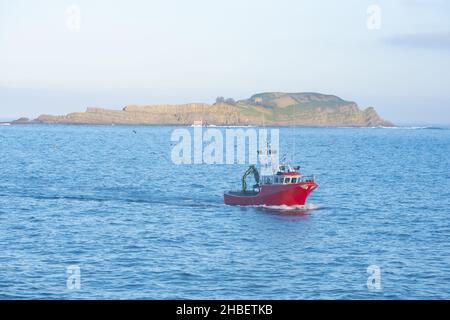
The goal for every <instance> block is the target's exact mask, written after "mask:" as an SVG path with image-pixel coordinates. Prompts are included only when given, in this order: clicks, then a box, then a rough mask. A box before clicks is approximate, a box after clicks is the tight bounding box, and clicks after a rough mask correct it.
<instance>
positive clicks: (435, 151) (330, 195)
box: [0, 125, 450, 299]
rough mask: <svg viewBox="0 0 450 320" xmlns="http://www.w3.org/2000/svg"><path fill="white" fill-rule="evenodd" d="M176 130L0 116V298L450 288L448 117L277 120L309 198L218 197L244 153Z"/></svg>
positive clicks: (371, 295)
mask: <svg viewBox="0 0 450 320" xmlns="http://www.w3.org/2000/svg"><path fill="white" fill-rule="evenodd" d="M177 129H180V127H171V126H119V125H116V126H88V125H10V126H7V125H2V126H0V299H450V130H449V128H448V127H444V126H441V127H396V128H279V137H280V150H282V152H283V153H285V154H286V155H287V158H288V160H290V161H293V162H294V163H296V164H299V165H301V171H302V172H303V173H304V174H314V175H315V177H316V180H317V183H318V188H317V190H315V191H314V192H313V193H312V194H311V196H310V197H309V198H308V202H307V204H306V205H305V206H303V207H284V206H282V207H265V206H255V207H234V206H226V205H224V202H223V193H224V192H225V191H228V190H233V189H239V188H240V184H241V178H242V174H243V172H244V171H245V169H246V167H247V166H248V164H175V163H174V162H173V159H172V156H171V152H172V150H173V147H174V142H173V141H172V139H171V136H172V134H173V132H174V130H177ZM185 129H186V130H190V131H192V130H194V129H193V128H189V127H186V128H185ZM218 129H219V130H226V128H218Z"/></svg>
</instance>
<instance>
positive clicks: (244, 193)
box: [224, 149, 317, 206]
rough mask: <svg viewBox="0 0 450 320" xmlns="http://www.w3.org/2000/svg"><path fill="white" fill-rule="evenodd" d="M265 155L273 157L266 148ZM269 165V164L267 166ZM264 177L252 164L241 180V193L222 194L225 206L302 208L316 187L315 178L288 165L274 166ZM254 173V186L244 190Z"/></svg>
mask: <svg viewBox="0 0 450 320" xmlns="http://www.w3.org/2000/svg"><path fill="white" fill-rule="evenodd" d="M267 154H268V155H272V154H273V153H272V151H271V150H270V149H269V151H268V153H267ZM266 165H268V166H270V165H271V164H270V163H269V164H266ZM273 169H274V170H273ZM273 169H272V170H270V171H271V172H268V171H267V170H266V172H265V174H264V175H260V173H259V171H258V169H257V168H256V166H254V165H251V166H250V167H249V168H248V169H247V171H246V172H245V173H244V176H243V177H242V190H240V191H229V192H225V194H224V202H225V204H227V205H239V206H254V205H266V206H282V205H286V206H297V205H300V206H303V205H305V202H306V198H307V197H308V196H309V195H310V193H311V192H313V191H314V190H315V189H316V188H317V184H316V179H315V177H314V176H303V175H302V174H301V173H300V172H299V169H300V167H298V166H297V167H291V166H290V165H289V164H288V163H284V164H281V165H276V166H275V168H273ZM251 174H253V176H254V178H255V182H256V184H255V185H254V186H253V188H252V190H247V182H246V179H247V177H248V176H249V175H251Z"/></svg>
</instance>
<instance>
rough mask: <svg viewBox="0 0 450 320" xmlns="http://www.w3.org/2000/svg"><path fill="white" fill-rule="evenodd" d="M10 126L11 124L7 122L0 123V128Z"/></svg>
mask: <svg viewBox="0 0 450 320" xmlns="http://www.w3.org/2000/svg"><path fill="white" fill-rule="evenodd" d="M10 125H11V123H9V122H1V123H0V126H10Z"/></svg>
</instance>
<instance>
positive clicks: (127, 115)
mask: <svg viewBox="0 0 450 320" xmlns="http://www.w3.org/2000/svg"><path fill="white" fill-rule="evenodd" d="M28 123H41V124H108V125H111V124H130V125H131V124H133V125H193V124H196V123H197V124H198V123H202V124H203V125H217V126H249V125H267V126H311V127H392V126H393V124H392V123H391V122H389V121H386V120H383V119H382V118H380V117H379V115H378V114H377V112H376V111H375V109H374V108H372V107H369V108H366V109H360V108H359V107H358V105H357V104H356V103H355V102H352V101H346V100H343V99H341V98H339V97H337V96H335V95H327V94H321V93H314V92H303V93H284V92H266V93H259V94H255V95H253V96H251V97H250V98H249V99H244V100H238V101H235V100H234V99H232V98H228V99H225V98H223V97H218V98H217V99H216V102H215V103H213V104H207V103H188V104H160V105H129V106H126V107H124V108H123V109H121V110H110V109H104V108H93V107H89V108H87V110H86V111H85V112H74V113H70V114H67V115H59V116H58V115H56V116H55V115H41V116H39V117H38V118H36V119H34V120H28V119H26V118H21V119H18V120H16V121H14V122H13V123H12V124H28Z"/></svg>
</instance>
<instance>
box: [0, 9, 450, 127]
mask: <svg viewBox="0 0 450 320" xmlns="http://www.w3.org/2000/svg"><path fill="white" fill-rule="evenodd" d="M373 5H375V7H374V6H373ZM378 9H380V10H381V11H380V12H381V15H380V19H378V16H377V12H378V11H377V10H378ZM78 13H79V16H78ZM78 17H79V19H78ZM264 91H290V92H297V91H315V92H322V93H331V94H336V95H338V96H340V97H342V98H344V99H348V100H353V101H356V102H357V103H358V104H359V105H360V106H361V107H368V106H373V107H375V108H376V109H377V111H378V112H379V113H380V115H381V116H382V117H384V118H386V119H389V120H393V121H394V122H397V123H450V1H447V0H409V1H408V0H397V1H396V0H385V1H382V0H380V1H365V0H347V1H345V0H344V1H336V0H328V1H326V0H324V1H320V0H311V1H309V0H308V1H306V0H305V1H300V0H292V1H288V0H276V1H275V0H273V1H268V0H254V1H253V0H247V1H246V0H226V1H225V0H221V1H215V0H189V1H186V0H184V1H182V0H161V1H159V0H147V1H144V0H142V1H139V0H127V1H125V0H123V1H113V0H104V1H103V0H72V1H65V0H53V1H51V0H40V1H33V0H27V1H25V0H0V118H14V117H19V116H28V117H35V116H37V115H39V114H41V113H51V114H65V113H67V112H73V111H81V110H84V109H85V108H86V107H87V106H102V107H110V108H121V107H123V106H124V105H126V104H132V103H146V104H151V103H179V102H213V101H214V99H215V97H217V96H226V97H233V98H236V99H242V98H247V97H249V96H250V95H252V94H254V93H258V92H264Z"/></svg>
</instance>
